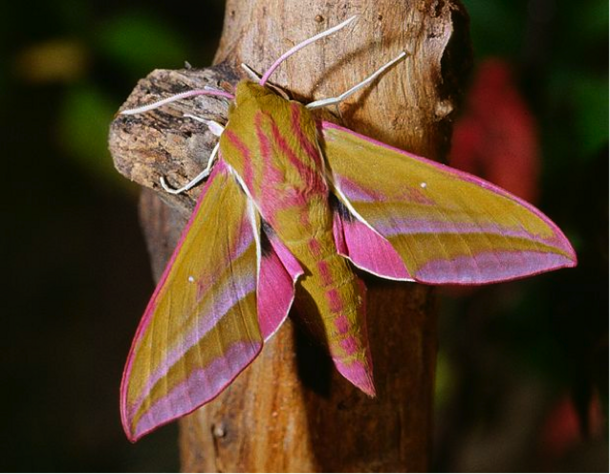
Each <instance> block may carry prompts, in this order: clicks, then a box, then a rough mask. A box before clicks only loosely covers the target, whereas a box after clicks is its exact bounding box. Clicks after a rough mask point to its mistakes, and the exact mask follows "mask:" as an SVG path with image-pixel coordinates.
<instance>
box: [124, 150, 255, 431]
mask: <svg viewBox="0 0 610 474" xmlns="http://www.w3.org/2000/svg"><path fill="white" fill-rule="evenodd" d="M256 232H258V229H257V221H256V217H255V216H254V214H253V211H252V209H251V208H250V207H249V203H248V200H247V198H246V196H245V195H244V194H243V193H242V191H241V189H240V188H239V185H238V184H237V183H236V181H235V180H234V178H233V176H232V175H231V174H230V173H229V171H228V169H227V167H226V165H225V164H224V163H223V162H222V161H220V162H219V163H217V165H216V167H215V170H214V172H213V173H212V175H211V177H210V179H209V180H208V182H207V183H206V185H205V188H204V189H203V191H202V193H201V196H200V198H199V201H198V203H197V206H196V208H195V210H194V212H193V215H192V217H191V219H190V221H189V223H188V224H187V226H186V228H185V230H184V232H183V234H182V237H181V239H180V242H179V244H178V246H177V247H176V250H175V251H174V254H173V256H172V258H171V260H170V262H169V263H168V265H167V267H166V269H165V272H164V273H163V276H162V277H161V281H160V282H159V284H158V286H157V288H156V290H155V292H154V294H153V297H152V298H151V301H150V303H149V304H148V307H147V309H146V312H145V313H144V316H143V318H142V321H141V322H140V326H139V327H138V330H137V333H136V336H135V339H134V341H133V344H132V348H131V352H130V354H129V357H128V360H127V365H126V367H125V372H124V375H123V382H122V387H121V412H122V420H123V426H124V428H125V431H126V433H127V435H128V437H129V438H130V439H131V440H132V441H135V440H137V439H138V438H140V437H141V436H143V435H144V434H146V433H148V432H150V431H151V430H153V429H155V428H156V427H158V426H160V425H163V424H165V423H168V422H169V421H171V420H174V419H175V418H178V417H180V416H182V415H185V414H187V413H190V412H191V411H193V410H195V409H196V408H198V407H199V406H201V405H202V404H204V403H206V402H208V401H210V400H211V399H213V398H214V397H215V396H216V395H218V393H219V392H220V391H222V390H223V389H224V387H226V386H227V385H228V384H229V383H230V382H231V381H232V380H233V379H234V378H235V377H236V376H237V375H238V374H239V373H240V372H241V371H242V370H243V369H244V368H245V367H247V366H248V364H249V363H250V362H251V361H252V360H253V359H254V357H255V356H256V355H257V354H258V352H259V351H260V350H261V348H262V344H263V338H262V335H261V332H260V329H259V324H258V320H257V302H256V288H257V239H256V238H255V233H256Z"/></svg>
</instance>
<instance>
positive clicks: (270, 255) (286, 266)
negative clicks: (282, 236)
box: [257, 235, 303, 341]
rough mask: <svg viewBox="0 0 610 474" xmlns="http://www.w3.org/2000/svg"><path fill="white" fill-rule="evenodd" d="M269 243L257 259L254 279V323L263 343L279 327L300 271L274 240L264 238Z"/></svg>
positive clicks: (277, 240)
mask: <svg viewBox="0 0 610 474" xmlns="http://www.w3.org/2000/svg"><path fill="white" fill-rule="evenodd" d="M267 238H268V239H269V241H270V243H271V248H270V249H265V254H264V255H262V257H261V266H260V270H259V276H258V295H257V307H258V322H259V325H260V329H261V334H262V336H263V339H264V340H265V341H267V340H268V339H269V338H270V337H271V336H272V335H273V334H274V333H275V331H277V330H278V328H279V327H280V326H281V325H282V323H283V322H284V320H285V319H286V317H287V316H288V312H289V311H290V307H291V306H292V302H293V301H294V285H295V283H296V281H297V279H298V277H299V276H300V275H302V274H303V270H302V269H301V266H300V265H299V262H297V260H296V259H295V258H294V256H293V255H292V254H291V253H290V251H289V250H288V249H287V248H286V247H285V246H284V244H282V243H281V242H280V241H279V239H278V238H277V237H275V236H269V235H267Z"/></svg>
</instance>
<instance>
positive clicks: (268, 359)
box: [110, 0, 470, 472]
mask: <svg viewBox="0 0 610 474" xmlns="http://www.w3.org/2000/svg"><path fill="white" fill-rule="evenodd" d="M352 15H358V19H357V21H356V22H354V24H352V25H350V26H349V27H348V28H347V29H346V30H344V31H342V32H339V33H337V34H336V35H333V36H331V37H329V38H327V39H325V40H322V41H320V42H318V43H316V44H314V45H311V46H309V47H308V48H307V49H305V50H302V51H301V52H299V53H298V54H297V55H295V56H293V57H292V58H290V59H289V60H288V61H287V62H286V63H284V65H283V66H281V67H280V69H279V70H278V71H277V72H276V73H275V74H274V76H273V77H272V81H273V82H274V83H275V84H277V85H279V86H281V87H283V88H285V89H286V90H288V91H290V93H291V94H292V95H293V97H295V98H297V99H300V100H311V99H313V98H315V99H318V98H323V97H330V96H334V95H337V94H339V93H341V92H343V91H345V90H347V89H348V88H349V87H350V86H352V85H353V84H355V83H357V82H358V81H359V80H361V79H362V78H363V77H366V76H367V75H368V74H370V73H371V72H372V71H374V70H375V69H376V68H378V67H379V66H381V65H382V64H384V63H385V62H387V61H388V60H389V59H391V58H393V57H395V56H396V55H397V54H398V53H399V52H400V51H402V50H405V51H407V52H409V53H410V57H409V58H408V59H407V60H405V61H404V62H403V63H401V64H399V65H397V66H396V67H395V68H394V69H393V70H391V71H389V72H388V73H387V74H385V75H384V76H383V77H382V78H381V79H379V80H378V81H377V82H376V83H375V84H373V85H372V86H371V87H369V88H367V89H366V90H364V91H363V92H361V93H359V94H358V95H357V96H354V97H353V98H351V99H349V100H348V101H347V102H346V103H344V104H342V105H341V106H340V107H339V109H338V112H339V113H338V117H337V118H336V119H335V120H336V121H339V122H341V123H343V124H344V125H346V126H349V127H350V128H352V129H353V130H356V131H358V132H361V133H364V134H367V135H369V136H372V137H374V138H376V139H379V140H382V141H384V142H386V143H389V144H392V145H395V146H398V147H401V148H404V149H407V150H410V151H412V152H414V153H417V154H420V155H423V156H427V157H430V158H434V159H442V158H443V157H444V155H445V152H446V151H447V148H448V144H449V138H450V129H451V116H452V114H453V112H454V110H455V107H456V105H457V99H458V97H459V93H460V90H461V87H460V86H461V80H462V79H463V77H464V76H465V73H466V70H467V69H468V67H469V65H470V62H469V60H470V49H469V43H468V35H467V19H466V14H465V12H464V10H463V9H462V7H461V5H460V4H459V3H458V2H457V0H454V1H452V0H447V1H442V0H437V1H433V0H419V1H415V0H414V1H402V2H398V1H396V0H360V1H352V2H348V1H340V0H337V1H328V0H310V1H308V2H301V1H296V0H295V1H281V0H250V1H248V2H244V1H240V0H228V1H227V7H226V15H225V25H224V31H223V36H222V39H221V44H220V48H219V51H218V53H217V55H216V61H215V62H216V63H217V66H215V67H213V68H208V69H205V70H195V69H185V70H180V71H154V72H153V73H151V74H150V75H149V76H148V77H147V78H146V79H144V80H142V81H140V83H139V84H138V87H137V88H136V89H135V90H134V92H133V94H132V95H131V96H130V98H129V99H128V101H127V102H126V104H125V105H124V107H132V106H134V105H140V104H144V103H150V102H152V101H153V100H157V99H159V98H161V97H165V96H167V95H169V94H171V93H175V92H179V91H183V90H187V89H190V88H193V87H202V86H203V85H206V84H207V85H213V86H215V87H220V88H226V89H229V88H230V87H231V84H234V83H235V82H236V80H237V79H238V78H239V77H240V75H241V72H240V70H239V68H238V67H237V65H238V64H239V63H240V62H245V63H247V64H249V65H250V66H252V67H253V68H254V69H255V70H257V71H263V70H264V69H265V68H267V67H268V66H269V65H270V64H271V63H272V62H273V61H274V60H275V59H276V58H277V57H279V56H280V54H281V53H282V52H284V51H286V50H287V49H289V48H290V47H292V46H294V45H295V44H296V43H298V42H299V41H301V40H303V39H305V38H308V37H311V36H313V35H314V34H316V33H318V32H320V31H322V30H324V29H326V28H328V27H330V26H333V25H335V24H337V23H339V22H340V21H342V20H344V19H346V18H348V17H349V16H352ZM450 40H451V41H450ZM183 112H188V113H192V114H196V115H199V116H202V117H206V118H215V119H216V120H219V121H223V120H224V117H225V114H226V103H225V102H224V101H223V100H219V99H216V98H206V97H199V98H197V99H193V100H190V101H183V102H180V103H175V104H172V105H170V106H167V107H163V108H161V109H158V110H155V111H153V112H150V113H147V114H143V115H138V116H133V117H125V116H119V117H117V119H116V120H115V121H114V122H113V124H112V128H111V135H110V146H111V150H112V152H113V155H114V157H115V162H116V166H117V168H118V169H119V171H121V172H122V173H123V174H125V175H126V176H127V177H129V178H130V179H132V180H134V181H137V182H138V183H140V184H142V185H144V186H146V187H151V188H153V189H156V190H158V184H157V183H158V179H159V177H160V176H167V177H168V180H169V181H170V182H172V183H175V184H176V185H178V184H181V183H184V182H185V181H186V180H188V178H189V177H192V176H194V175H195V174H197V173H198V172H199V171H200V170H201V167H202V166H204V165H205V161H206V159H207V157H208V156H209V154H210V151H211V148H212V146H213V144H214V143H215V141H216V138H215V137H213V136H212V135H211V134H210V133H209V132H208V131H207V127H206V126H205V125H203V124H200V123H198V122H195V121H193V120H191V119H184V118H182V116H181V115H182V113H183ZM346 159H349V157H346ZM198 192H199V190H198V189H194V190H192V191H191V192H189V193H187V194H186V195H182V196H177V197H168V195H167V194H165V193H159V196H161V197H162V199H164V200H165V201H166V202H167V203H169V204H170V207H169V208H168V207H167V206H164V205H162V204H160V201H159V199H158V198H157V194H156V193H153V192H150V191H148V192H145V193H143V199H142V206H141V211H142V222H143V225H144V227H145V230H146V233H147V236H148V241H149V248H150V252H151V255H152V259H153V266H154V270H155V274H156V276H157V277H158V276H159V275H160V273H161V270H162V266H163V265H164V262H165V261H166V260H167V258H168V256H169V253H170V252H171V250H172V247H173V244H174V243H175V241H176V239H177V237H178V234H179V231H180V229H181V228H182V226H183V225H184V222H185V217H186V215H187V214H188V211H189V210H191V209H192V207H193V205H194V199H196V196H197V195H198ZM219 205H222V203H219ZM365 281H366V284H367V286H368V293H367V298H368V301H367V304H368V321H369V335H370V338H371V347H372V352H373V361H374V366H375V383H376V387H377V393H378V395H377V398H376V399H369V398H367V397H366V396H365V395H363V394H362V393H360V392H359V391H358V390H357V389H355V388H353V387H352V386H351V385H350V384H349V383H348V382H346V381H345V380H344V379H342V378H341V376H339V375H338V374H337V372H336V371H335V370H334V368H333V367H332V364H331V362H330V360H329V358H328V357H327V356H326V355H325V353H324V352H323V350H322V349H321V348H318V347H316V346H315V345H313V344H312V343H310V342H309V341H308V340H307V339H306V337H305V336H303V335H301V334H300V332H299V330H298V329H297V328H295V326H294V325H293V324H292V323H290V322H288V323H287V324H285V325H284V326H283V328H282V329H281V330H280V331H279V332H278V334H276V335H275V336H274V338H273V339H272V340H271V341H270V343H269V344H267V346H266V347H265V349H264V351H263V352H262V354H261V355H260V356H259V357H258V359H257V360H256V361H255V362H254V363H253V364H252V366H251V367H249V368H248V369H247V370H246V371H245V372H244V373H243V374H242V375H240V376H239V377H238V379H237V380H236V381H235V382H234V383H233V384H232V385H231V386H230V387H229V388H228V389H227V390H226V391H225V392H223V393H222V394H221V395H220V396H219V397H218V399H216V400H215V401H214V402H212V403H210V404H209V405H207V406H206V407H204V408H202V409H200V410H198V411H197V412H195V413H194V414H192V415H191V416H189V417H186V418H185V419H183V420H182V421H181V440H180V445H181V456H182V465H183V469H184V470H185V471H205V472H228V471H232V472H239V471H241V472H264V471H267V472H278V471H288V472H290V471H292V472H303V471H314V472H315V471H326V472H328V471H331V472H332V471H336V472H342V471H343V472H345V471H355V472H358V471H365V472H366V471H369V472H370V471H379V472H383V471H423V470H426V468H427V466H428V459H429V455H430V452H431V435H432V393H433V383H434V365H435V353H436V322H435V314H434V304H433V296H432V295H431V292H430V289H429V288H425V287H422V286H419V285H415V284H409V283H391V282H387V281H381V280H379V279H375V278H366V277H365Z"/></svg>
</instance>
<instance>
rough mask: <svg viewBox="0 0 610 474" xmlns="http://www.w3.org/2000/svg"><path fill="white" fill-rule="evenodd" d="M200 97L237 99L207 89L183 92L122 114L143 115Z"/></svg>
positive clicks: (224, 93)
mask: <svg viewBox="0 0 610 474" xmlns="http://www.w3.org/2000/svg"><path fill="white" fill-rule="evenodd" d="M198 95H213V96H216V97H225V98H227V99H231V100H233V99H235V96H233V94H231V93H229V92H226V91H221V90H218V89H213V88H209V87H205V88H203V89H193V90H191V91H186V92H181V93H180V94H175V95H172V96H170V97H167V98H165V99H161V100H158V101H157V102H153V103H152V104H148V105H143V106H141V107H136V108H134V109H127V110H123V111H122V112H121V115H136V114H141V113H144V112H148V111H149V110H154V109H158V108H159V107H161V106H162V105H166V104H171V103H172V102H176V101H178V100H182V99H188V98H190V97H195V96H198Z"/></svg>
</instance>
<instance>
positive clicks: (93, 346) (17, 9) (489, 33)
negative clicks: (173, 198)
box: [0, 0, 608, 471]
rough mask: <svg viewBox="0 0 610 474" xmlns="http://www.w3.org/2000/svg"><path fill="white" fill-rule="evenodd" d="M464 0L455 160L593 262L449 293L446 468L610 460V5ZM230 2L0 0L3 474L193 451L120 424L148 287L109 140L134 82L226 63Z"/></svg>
mask: <svg viewBox="0 0 610 474" xmlns="http://www.w3.org/2000/svg"><path fill="white" fill-rule="evenodd" d="M465 3H466V6H467V7H468V9H469V11H470V14H471V17H472V25H471V26H472V36H473V42H474V51H475V59H476V67H475V70H474V71H473V79H472V89H471V92H470V93H469V96H468V98H467V100H466V102H465V108H464V112H463V116H462V118H461V119H460V121H459V122H458V125H457V129H456V141H455V146H456V149H455V150H454V152H453V154H452V162H453V163H454V164H455V165H456V166H461V167H463V168H465V169H468V170H470V171H472V172H476V173H477V174H479V175H483V176H487V177H488V178H489V179H492V180H494V181H496V182H498V183H499V184H501V185H504V186H506V187H508V188H509V189H512V190H513V191H514V192H516V193H519V194H521V195H523V196H525V197H528V198H529V199H531V200H534V201H535V202H536V204H537V205H538V206H539V207H541V209H543V210H544V212H545V213H547V214H548V215H549V216H550V217H551V218H553V219H554V220H555V221H556V222H557V223H558V225H559V226H560V227H561V228H562V229H563V230H564V231H565V232H566V234H567V235H568V237H569V238H570V239H571V241H572V242H573V244H574V246H575V248H576V250H577V252H578V254H579V259H580V265H579V267H578V268H577V269H574V270H562V271H559V272H555V273H552V274H547V275H542V276H539V277H535V278H532V279H529V280H527V281H522V282H515V283H509V284H502V285H494V286H491V287H485V288H481V289H476V290H469V291H464V290H462V291H457V290H451V289H449V290H445V291H444V292H443V294H444V302H443V305H442V311H441V316H440V332H441V337H440V351H439V363H438V376H437V398H436V401H437V410H436V441H435V444H436V447H435V455H434V465H433V467H434V469H435V470H441V471H455V470H458V471H469V470H470V471H472V470H474V471H485V470H495V471H524V470H536V471H539V470H543V471H544V470H562V471H570V470H577V471H580V470H584V471H591V470H601V471H604V470H605V471H607V470H608V423H607V419H608V418H607V415H608V316H607V314H608V313H607V311H606V310H607V307H608V200H607V196H608V181H607V178H606V177H607V176H608V60H607V58H608V3H607V2H606V1H605V0H591V1H589V2H582V3H580V2H569V1H567V0H563V1H559V0H557V1H552V0H531V1H525V0H516V1H515V0H493V1H492V0H486V1H481V0H469V1H466V2H465ZM172 7H173V8H172ZM222 18H223V2H222V1H220V0H216V1H210V0H206V1H205V2H199V3H198V5H197V6H196V7H195V8H193V7H189V8H187V7H186V6H184V5H181V4H175V3H173V4H171V3H168V2H160V1H159V2H152V1H148V2H143V1H139V2H131V4H130V6H129V7H126V6H125V5H124V2H118V1H106V2H88V3H87V2H77V1H75V0H55V1H53V2H47V1H43V0H32V1H30V2H2V3H1V4H0V35H1V36H2V38H1V41H0V53H1V57H2V61H1V62H0V125H1V127H0V130H1V132H0V133H1V134H2V135H1V136H0V139H1V140H0V143H1V144H2V164H3V166H4V169H5V170H6V171H5V172H4V176H3V185H2V191H3V195H4V199H3V202H4V203H5V204H4V209H5V210H4V211H3V212H4V213H5V214H4V215H5V216H8V221H7V223H6V225H5V231H4V232H3V233H2V235H3V237H6V242H5V244H4V245H3V246H2V248H3V251H4V252H5V257H4V258H3V260H4V261H6V262H7V263H8V265H5V272H4V284H3V287H4V288H5V290H6V291H5V294H4V298H3V306H4V309H3V312H2V313H3V318H2V319H3V321H4V322H5V327H4V329H3V330H2V331H0V333H1V334H2V336H1V338H2V356H1V357H0V373H1V375H2V388H1V391H0V403H1V406H2V407H3V409H2V416H1V420H2V421H1V425H0V470H2V471H175V470H177V469H178V467H179V465H178V453H177V441H176V440H177V428H176V426H175V424H172V425H170V426H167V427H164V428H163V429H161V430H159V431H158V432H156V433H153V434H151V435H150V436H148V437H146V438H145V439H143V440H142V441H140V442H139V443H137V444H136V445H131V444H130V443H129V442H128V441H127V440H126V438H125V437H124V435H123V432H122V429H121V426H120V420H119V411H118V387H119V383H120V378H121V372H122V368H123V364H124V360H125V357H126V355H127V351H128V348H129V345H130V341H131V337H132V336H133V333H134V331H135V328H136V325H137V322H138V319H139V317H140V315H141V313H142V311H143V308H144V306H145V304H146V302H147V300H148V297H149V296H150V294H151V292H152V289H153V282H152V279H151V276H150V270H149V266H148V261H147V256H146V251H145V246H144V242H143V239H142V235H141V232H140V229H139V226H138V217H137V213H136V204H137V196H138V189H137V188H136V187H135V186H133V185H131V184H130V183H128V182H127V181H126V180H125V179H124V178H122V177H121V176H120V175H118V173H116V172H115V171H114V170H113V168H112V163H111V159H110V156H109V153H108V151H107V148H106V147H107V145H106V138H107V133H108V124H109V123H110V121H111V120H112V117H113V114H114V113H115V111H116V110H117V109H118V107H119V106H120V104H121V103H122V102H123V101H124V99H125V98H126V97H127V95H128V94H129V93H130V91H131V89H132V88H133V86H134V85H135V82H136V81H137V80H138V79H139V78H140V77H143V76H144V75H146V74H147V73H148V72H150V71H151V70H152V69H155V68H168V69H176V68H180V67H182V65H183V62H184V61H185V60H188V61H189V62H190V63H191V64H193V65H194V66H205V65H208V64H209V63H210V62H211V60H212V57H213V54H214V50H215V48H216V45H217V41H218V38H219V36H220V31H221V26H222ZM498 138H500V141H499V142H498ZM498 143H500V145H498ZM507 150H512V151H513V152H514V156H515V157H516V158H514V160H515V161H514V165H513V164H512V163H513V162H511V166H508V167H507V166H506V165H505V164H506V162H507V156H506V151H507ZM511 156H513V155H511Z"/></svg>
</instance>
